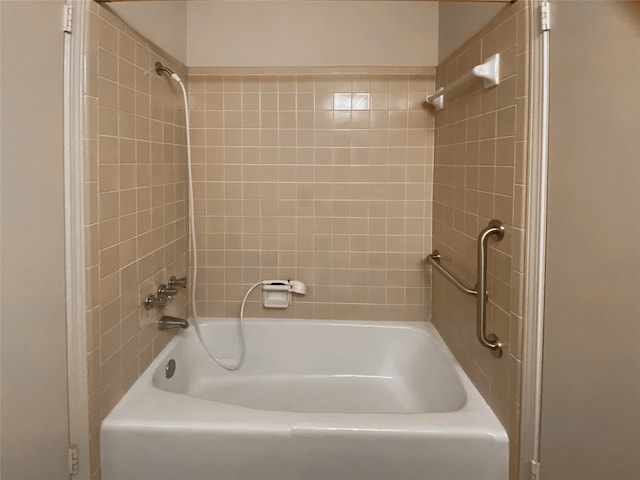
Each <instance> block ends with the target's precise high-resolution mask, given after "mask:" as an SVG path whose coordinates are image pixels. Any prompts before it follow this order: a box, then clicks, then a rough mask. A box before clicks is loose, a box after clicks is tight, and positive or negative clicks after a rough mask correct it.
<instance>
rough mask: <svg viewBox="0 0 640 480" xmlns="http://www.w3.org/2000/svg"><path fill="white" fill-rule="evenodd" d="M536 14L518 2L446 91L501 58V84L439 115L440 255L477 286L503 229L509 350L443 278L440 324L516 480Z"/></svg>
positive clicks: (468, 52)
mask: <svg viewBox="0 0 640 480" xmlns="http://www.w3.org/2000/svg"><path fill="white" fill-rule="evenodd" d="M527 8H528V6H527V3H526V2H518V3H516V4H514V5H511V6H509V7H507V8H506V9H505V10H503V11H502V12H501V13H500V14H499V15H498V16H497V17H496V18H495V19H494V20H492V21H491V22H490V24H489V25H487V27H485V28H484V29H483V30H481V31H480V32H479V33H478V34H477V35H475V36H474V37H473V38H471V39H470V40H469V41H468V42H466V43H465V44H464V45H463V46H462V47H460V49H458V50H457V51H456V52H455V53H453V54H452V55H451V56H450V57H449V58H448V59H446V60H445V61H444V62H442V63H441V65H440V66H438V68H437V84H438V85H443V84H446V83H447V82H449V81H451V80H453V79H455V78H457V77H458V76H459V75H460V74H462V73H464V72H466V71H467V70H468V69H469V68H470V67H472V66H474V65H476V64H478V63H481V62H483V61H484V60H485V59H486V58H487V57H489V56H491V55H493V54H495V53H498V52H499V53H500V55H501V60H502V65H501V83H500V85H498V86H497V87H495V88H491V89H486V90H485V89H483V88H482V83H481V82H480V81H479V80H475V81H471V82H469V83H468V84H467V85H466V86H465V87H460V88H459V89H458V91H457V92H454V94H453V95H449V96H447V97H446V107H445V108H444V109H443V110H441V111H440V112H438V113H437V114H436V152H435V167H434V198H433V202H434V204H433V245H434V247H435V248H437V249H439V250H440V252H441V253H442V254H443V262H444V263H446V264H448V265H449V266H451V267H452V268H453V269H454V270H456V271H457V272H458V273H459V274H460V276H461V277H462V278H464V279H465V280H466V281H467V283H469V284H471V285H474V284H475V281H476V273H475V269H476V239H477V235H478V233H479V232H480V230H482V229H483V228H484V227H485V226H487V224H488V222H489V220H490V219H492V218H498V219H500V220H502V221H503V222H504V224H505V226H506V234H505V237H504V239H503V240H502V241H500V242H496V241H494V240H490V241H489V246H490V248H489V262H488V271H489V278H488V292H489V298H490V302H489V305H488V329H487V331H488V332H495V333H496V334H497V335H498V337H499V338H500V339H501V340H503V341H504V342H505V344H506V347H505V351H504V356H503V358H501V359H499V360H497V359H494V358H493V357H492V356H491V354H490V352H489V351H488V350H486V349H485V348H483V347H481V346H480V345H479V343H478V342H477V341H476V338H475V298H471V297H467V296H465V295H464V294H463V293H460V292H459V291H457V290H455V288H454V287H452V286H450V285H449V284H448V283H447V282H446V281H445V280H444V279H443V278H442V276H440V275H439V274H437V273H434V274H433V312H432V319H433V322H434V324H435V325H436V326H437V328H438V330H439V331H440V332H441V334H442V335H443V337H444V338H445V340H446V341H447V343H448V345H449V347H450V348H451V349H452V350H453V352H454V354H455V355H456V357H457V358H458V360H459V361H460V362H461V364H462V366H463V367H464V368H465V370H466V371H467V373H468V374H469V375H470V376H471V378H472V380H473V381H474V383H475V384H476V385H477V386H478V387H479V389H480V390H481V392H482V393H483V395H484V397H485V398H486V399H487V401H488V402H489V403H490V405H491V407H492V408H493V410H494V411H495V412H496V414H497V415H498V417H499V418H500V420H501V421H502V422H503V424H504V425H505V426H506V428H507V430H508V432H509V436H510V443H511V465H512V466H511V478H512V479H516V478H517V458H518V457H517V453H518V445H519V438H518V437H519V412H520V388H521V378H520V377H521V360H522V355H521V344H522V314H523V313H522V302H523V287H522V286H523V273H524V261H523V258H524V255H523V254H524V239H525V231H524V227H525V198H526V185H527V178H526V160H527V88H528V83H527V82H528V72H527V68H528V67H527V66H528V21H529V20H528V9H527Z"/></svg>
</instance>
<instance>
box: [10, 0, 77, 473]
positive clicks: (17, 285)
mask: <svg viewBox="0 0 640 480" xmlns="http://www.w3.org/2000/svg"><path fill="white" fill-rule="evenodd" d="M63 5H64V2H63V1H62V0H43V1H26V0H23V1H0V10H1V12H2V14H1V15H2V18H1V24H0V25H1V26H0V49H1V51H0V63H1V68H2V71H1V77H2V78H1V89H0V98H1V102H2V111H1V112H0V129H1V133H2V145H1V149H0V156H1V159H2V161H1V162H0V170H1V173H0V180H1V181H2V184H1V187H0V194H1V197H0V208H1V214H0V228H1V232H0V234H1V240H0V243H1V245H0V246H1V249H2V250H1V254H0V255H1V256H2V270H1V272H0V273H1V276H0V277H1V283H2V303H1V304H0V311H1V322H2V324H1V326H0V328H1V329H2V338H1V341H2V344H1V356H0V367H1V378H2V392H1V394H2V398H1V410H0V423H1V424H2V429H1V430H0V434H1V436H2V452H1V455H2V465H1V468H0V476H1V477H2V478H3V479H7V480H35V479H47V480H63V479H68V478H69V475H68V467H67V447H68V441H69V433H68V410H67V375H66V322H65V272H64V217H63V206H64V204H63V202H64V198H63V177H62V174H63V163H62V160H63V148H62V147H63V145H62V141H63V136H62V134H63V130H62V126H63V124H62V120H63V117H62V106H63V104H62V94H63V90H62V81H63V48H62V46H63V35H64V34H63V33H62V23H61V19H62V12H63Z"/></svg>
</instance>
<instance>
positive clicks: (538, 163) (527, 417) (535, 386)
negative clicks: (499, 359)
mask: <svg viewBox="0 0 640 480" xmlns="http://www.w3.org/2000/svg"><path fill="white" fill-rule="evenodd" d="M543 3H546V2H540V1H536V2H531V3H530V5H529V8H530V25H529V28H530V32H531V43H530V54H531V58H530V67H531V68H530V72H531V80H530V103H529V119H530V124H529V139H530V140H529V152H528V153H529V162H528V178H529V181H528V183H529V189H528V193H527V238H526V257H525V262H526V265H525V272H526V273H525V282H524V291H525V298H524V325H523V365H522V403H521V410H520V411H521V417H520V480H529V479H531V478H534V474H535V477H537V472H534V468H533V467H537V466H538V465H539V461H540V407H541V399H542V398H541V393H542V392H541V391H542V347H543V324H544V287H545V275H546V273H545V257H546V231H547V230H546V229H547V170H548V155H549V149H548V140H549V31H548V30H543V29H542V28H541V23H540V18H541V17H540V16H541V14H542V4H543Z"/></svg>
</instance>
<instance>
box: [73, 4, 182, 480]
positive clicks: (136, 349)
mask: <svg viewBox="0 0 640 480" xmlns="http://www.w3.org/2000/svg"><path fill="white" fill-rule="evenodd" d="M87 8H88V32H87V35H88V38H87V42H86V45H87V47H86V48H87V52H86V59H87V75H86V85H85V111H86V126H85V139H86V140H85V159H86V161H85V169H84V170H85V171H84V175H85V182H86V183H85V192H86V193H85V194H86V201H85V225H86V266H87V309H88V311H87V332H88V333H87V349H88V370H89V411H90V437H91V464H92V478H93V479H94V480H95V479H97V478H100V460H99V428H100V422H101V421H102V419H103V418H104V416H105V415H106V414H107V413H108V412H109V411H110V410H111V408H112V407H113V406H114V405H115V404H116V402H117V401H118V400H119V399H120V398H121V397H122V395H123V393H124V392H125V391H126V390H127V389H128V388H129V387H130V386H131V385H132V384H133V382H134V381H135V380H136V379H137V378H138V376H139V375H140V373H142V371H143V370H144V369H145V368H146V367H147V365H149V363H150V362H151V360H152V359H153V358H154V357H155V355H156V354H157V353H158V352H159V351H160V350H161V349H162V348H163V347H164V345H165V344H166V343H167V341H168V339H169V338H170V335H168V334H167V333H162V332H159V331H158V330H157V328H156V327H155V324H154V320H156V319H157V317H158V315H159V314H160V312H159V311H158V310H155V311H152V312H147V311H146V310H144V308H143V307H142V302H143V300H144V298H145V297H146V296H147V295H148V294H149V293H151V292H153V291H155V289H156V288H157V286H158V284H160V283H164V282H166V281H167V280H168V278H169V277H170V276H171V275H174V274H175V275H178V276H180V275H186V273H187V253H186V252H187V237H186V228H187V220H186V215H185V212H186V210H185V209H186V195H185V192H186V149H185V121H184V108H183V106H182V96H181V94H180V91H179V90H178V89H177V88H176V86H175V85H173V84H172V82H171V81H170V80H168V79H167V78H164V77H159V76H158V75H156V74H155V73H154V72H151V68H152V66H153V64H154V62H155V61H156V60H162V61H163V62H164V63H165V64H168V65H171V67H172V68H174V69H176V71H178V72H179V74H180V75H182V76H183V78H185V79H186V75H185V74H184V71H185V68H184V66H182V65H179V64H177V63H176V62H175V61H174V60H172V59H171V58H167V56H165V55H163V53H162V52H161V51H160V50H159V49H157V48H156V47H154V46H153V45H152V44H150V43H149V42H148V41H147V40H145V39H144V38H142V37H140V36H139V35H138V34H136V33H135V32H134V31H133V30H131V29H130V28H128V27H127V26H126V25H125V24H124V23H123V22H122V21H121V20H120V19H119V18H117V17H116V16H115V15H113V14H112V13H110V12H109V11H108V10H107V9H106V8H104V7H102V6H98V4H96V3H94V2H88V7H87ZM186 299H187V295H186V292H184V293H181V294H180V295H179V296H178V297H177V298H176V300H175V301H174V302H173V304H172V305H170V306H168V307H167V308H166V309H165V312H167V313H171V314H177V315H186V314H187V307H186Z"/></svg>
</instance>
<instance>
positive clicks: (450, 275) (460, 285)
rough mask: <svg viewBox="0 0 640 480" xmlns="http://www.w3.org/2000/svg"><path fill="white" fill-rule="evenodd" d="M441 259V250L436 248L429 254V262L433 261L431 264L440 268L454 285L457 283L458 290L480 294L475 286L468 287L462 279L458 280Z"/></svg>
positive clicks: (470, 293) (437, 268)
mask: <svg viewBox="0 0 640 480" xmlns="http://www.w3.org/2000/svg"><path fill="white" fill-rule="evenodd" d="M441 259H442V255H440V252H439V251H438V250H434V251H433V252H431V254H429V255H427V260H429V262H431V265H433V266H434V267H436V270H438V271H439V272H440V273H441V274H442V275H443V276H444V278H446V279H447V280H449V281H450V282H451V283H452V284H453V285H455V286H456V287H457V288H458V290H460V291H461V292H464V293H467V294H469V295H477V294H478V292H477V291H476V290H475V288H471V287H468V286H467V285H465V284H464V283H462V281H461V280H458V279H457V278H456V277H455V276H454V275H453V273H451V272H450V271H449V270H447V268H446V267H445V266H444V265H442V264H441V263H440V260H441Z"/></svg>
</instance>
